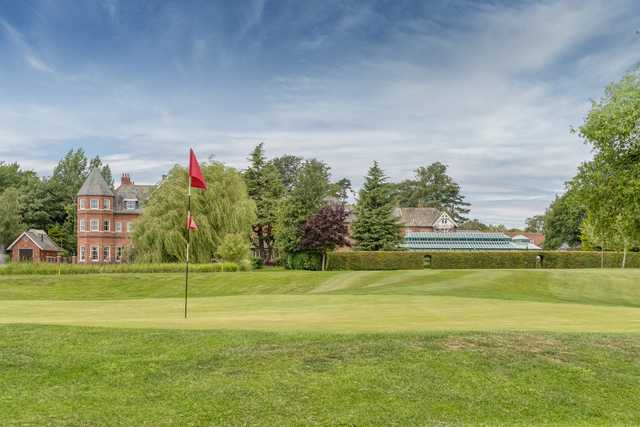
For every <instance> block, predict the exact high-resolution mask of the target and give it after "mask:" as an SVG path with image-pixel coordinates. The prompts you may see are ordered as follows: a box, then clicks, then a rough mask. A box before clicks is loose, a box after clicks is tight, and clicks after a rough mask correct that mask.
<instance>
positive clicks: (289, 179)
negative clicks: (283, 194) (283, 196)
mask: <svg viewBox="0 0 640 427" xmlns="http://www.w3.org/2000/svg"><path fill="white" fill-rule="evenodd" d="M269 163H271V164H272V165H273V166H275V168H276V169H277V170H278V172H279V173H280V176H281V177H282V183H283V184H284V186H285V188H286V189H287V191H291V190H293V187H294V185H295V184H296V180H297V179H298V172H300V168H301V167H302V165H303V159H302V157H298V156H293V155H291V154H285V155H284V156H280V157H276V158H274V159H272V160H271V161H269Z"/></svg>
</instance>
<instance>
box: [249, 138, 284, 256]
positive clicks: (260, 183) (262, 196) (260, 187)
mask: <svg viewBox="0 0 640 427" xmlns="http://www.w3.org/2000/svg"><path fill="white" fill-rule="evenodd" d="M249 162H250V165H249V168H247V170H246V171H245V172H244V174H243V176H244V180H245V182H246V184H247V191H248V193H249V197H251V199H253V201H254V202H255V204H256V223H255V224H253V236H254V246H255V248H256V249H257V250H258V253H259V256H260V258H261V259H262V260H263V261H264V262H265V263H267V264H269V263H271V262H272V260H273V256H274V253H273V246H274V242H275V237H274V233H273V229H274V224H275V223H276V220H277V212H278V207H279V205H280V202H281V199H282V197H283V196H284V192H285V188H284V185H283V184H282V178H281V176H280V173H279V172H278V170H277V169H276V167H275V166H274V165H273V164H272V163H268V162H267V161H266V158H265V155H264V144H262V143H260V144H258V145H257V146H256V147H255V149H254V150H253V152H252V153H251V156H250V157H249Z"/></svg>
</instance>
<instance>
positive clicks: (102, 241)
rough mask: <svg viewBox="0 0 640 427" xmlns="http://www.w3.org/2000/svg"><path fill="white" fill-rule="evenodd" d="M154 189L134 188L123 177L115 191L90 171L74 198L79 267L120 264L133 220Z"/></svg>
mask: <svg viewBox="0 0 640 427" xmlns="http://www.w3.org/2000/svg"><path fill="white" fill-rule="evenodd" d="M154 188H155V186H153V185H135V184H134V183H133V181H131V178H130V177H129V175H128V174H123V175H122V178H121V180H120V186H119V187H118V188H116V189H115V190H112V189H111V186H110V185H109V184H108V183H107V182H106V181H105V179H104V178H103V177H102V174H101V173H100V171H99V170H98V169H93V170H92V171H91V172H90V173H89V176H88V177H87V179H86V181H85V182H84V184H82V187H81V188H80V191H78V196H77V197H76V212H77V217H76V226H77V236H78V248H77V252H76V261H77V262H78V263H112V262H122V261H123V260H124V257H125V254H126V251H127V249H128V248H130V247H131V244H132V239H131V238H132V236H133V228H134V226H135V225H134V224H135V220H136V218H138V216H139V215H140V214H141V213H142V209H143V207H144V204H145V202H146V201H147V199H148V198H149V196H150V195H151V192H152V191H153V189H154Z"/></svg>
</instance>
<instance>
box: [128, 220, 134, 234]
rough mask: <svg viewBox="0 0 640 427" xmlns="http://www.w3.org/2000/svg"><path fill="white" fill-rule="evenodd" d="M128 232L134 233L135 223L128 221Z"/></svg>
mask: <svg viewBox="0 0 640 427" xmlns="http://www.w3.org/2000/svg"><path fill="white" fill-rule="evenodd" d="M127 233H133V223H132V222H128V223H127Z"/></svg>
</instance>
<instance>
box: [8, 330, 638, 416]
mask: <svg viewBox="0 0 640 427" xmlns="http://www.w3.org/2000/svg"><path fill="white" fill-rule="evenodd" d="M639 356H640V337H638V336H637V335H634V336H615V335H613V336H612V335H555V334H483V333H478V334H474V333H461V334H443V333H440V334H429V335H423V334H422V335H403V334H393V335H387V334H376V335H362V334H352V335H326V334H271V333H258V332H253V333H249V332H213V331H168V330H161V331H146V332H143V331H136V330H118V329H99V328H95V329H87V328H70V327H43V326H11V327H9V326H0V390H2V391H1V397H0V404H1V406H2V410H1V411H0V425H3V426H9V425H21V424H28V425H149V426H164V425H317V424H322V425H390V424H393V425H424V424H438V425H440V424H442V425H449V424H455V425H461V424H474V425H477V424H484V425H500V424H508V425H543V424H552V425H571V426H575V425H594V424H595V425H637V424H638V423H640V397H639V394H638V393H637V391H638V389H639V387H640V380H639V378H640V365H639V362H638V360H639V359H640V358H639Z"/></svg>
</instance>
